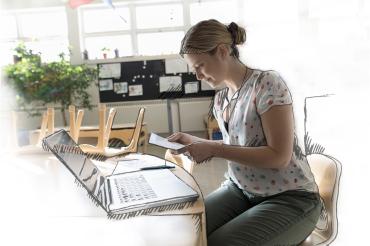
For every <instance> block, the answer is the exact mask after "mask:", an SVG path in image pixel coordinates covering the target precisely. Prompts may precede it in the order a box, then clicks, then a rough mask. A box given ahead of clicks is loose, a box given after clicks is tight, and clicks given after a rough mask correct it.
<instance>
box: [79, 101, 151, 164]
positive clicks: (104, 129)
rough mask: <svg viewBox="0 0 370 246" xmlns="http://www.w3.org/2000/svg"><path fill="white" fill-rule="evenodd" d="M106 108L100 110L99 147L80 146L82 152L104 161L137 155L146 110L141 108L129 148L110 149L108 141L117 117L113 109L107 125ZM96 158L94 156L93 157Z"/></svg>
mask: <svg viewBox="0 0 370 246" xmlns="http://www.w3.org/2000/svg"><path fill="white" fill-rule="evenodd" d="M105 112H106V108H105V106H102V107H101V108H100V109H99V136H98V145H97V146H92V145H87V144H81V145H79V146H80V148H81V149H82V151H84V152H85V153H90V154H97V156H96V157H97V159H100V160H104V159H106V158H110V157H115V156H122V155H127V154H129V153H136V152H137V150H138V144H139V138H140V132H141V127H142V124H143V120H144V113H145V108H140V110H139V114H138V117H137V120H136V124H135V129H134V132H133V134H132V138H131V141H130V143H129V145H128V146H125V147H121V148H109V147H108V141H109V135H110V132H111V128H112V125H113V119H114V117H115V115H116V109H113V108H112V109H111V110H110V112H109V116H108V120H107V123H106V124H105ZM92 157H94V156H92Z"/></svg>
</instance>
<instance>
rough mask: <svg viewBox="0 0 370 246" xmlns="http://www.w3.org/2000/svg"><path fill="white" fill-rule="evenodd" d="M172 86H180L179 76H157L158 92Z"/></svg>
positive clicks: (171, 88) (169, 88)
mask: <svg viewBox="0 0 370 246" xmlns="http://www.w3.org/2000/svg"><path fill="white" fill-rule="evenodd" d="M173 88H181V77H180V76H166V77H159V92H166V91H169V90H173ZM180 90H181V89H180Z"/></svg>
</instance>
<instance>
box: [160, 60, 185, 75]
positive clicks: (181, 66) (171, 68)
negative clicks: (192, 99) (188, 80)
mask: <svg viewBox="0 0 370 246" xmlns="http://www.w3.org/2000/svg"><path fill="white" fill-rule="evenodd" d="M165 67H166V73H173V74H176V73H187V72H188V65H187V64H186V62H185V61H184V60H183V59H180V58H174V59H166V60H165Z"/></svg>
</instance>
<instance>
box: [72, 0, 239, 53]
mask: <svg viewBox="0 0 370 246" xmlns="http://www.w3.org/2000/svg"><path fill="white" fill-rule="evenodd" d="M239 2H240V0H203V1H198V0H176V1H169V0H150V1H130V2H125V3H124V2H121V3H120V2H117V3H115V8H116V11H114V10H113V9H111V8H109V7H107V6H106V5H103V4H95V5H91V4H90V5H86V6H82V7H81V8H80V9H79V15H80V22H81V30H80V32H81V40H80V41H81V49H82V50H84V49H86V50H87V51H88V54H89V58H90V59H96V58H99V59H102V58H103V51H102V49H103V48H104V47H106V48H108V49H109V50H110V51H109V52H108V58H112V57H114V52H113V50H114V49H116V48H117V49H118V50H119V55H120V56H132V55H166V54H178V52H179V49H180V43H181V40H182V38H183V36H184V33H185V32H186V30H187V29H188V28H190V26H191V25H193V24H195V23H196V22H198V21H200V20H203V19H210V18H217V19H218V20H220V21H221V22H224V23H230V22H231V21H236V22H237V21H239V20H240V18H239V17H238V16H239V15H238V7H237V6H238V3H239ZM225 13H233V14H225ZM97 16H99V18H97ZM121 17H123V18H124V19H125V20H126V22H125V21H123V20H122V18H121Z"/></svg>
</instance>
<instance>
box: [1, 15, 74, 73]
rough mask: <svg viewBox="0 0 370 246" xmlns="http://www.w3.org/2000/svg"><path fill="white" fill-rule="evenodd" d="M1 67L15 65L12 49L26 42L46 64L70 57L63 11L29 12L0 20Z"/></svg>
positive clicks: (3, 17) (5, 16)
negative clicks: (13, 63) (39, 53)
mask: <svg viewBox="0 0 370 246" xmlns="http://www.w3.org/2000/svg"><path fill="white" fill-rule="evenodd" d="M0 30H1V31H0V32H1V35H0V53H1V54H2V59H1V62H0V65H1V66H3V65H6V64H9V63H12V62H13V49H14V48H15V47H16V45H17V43H18V42H19V41H23V42H25V45H26V47H27V48H28V49H31V50H32V51H33V52H34V53H38V52H41V59H42V61H43V62H49V61H55V60H58V59H59V54H60V53H62V52H64V53H65V54H68V38H67V35H68V34H67V32H68V31H67V19H66V14H65V10H64V8H45V9H30V10H22V11H9V12H6V13H5V14H4V15H3V16H2V17H1V19H0Z"/></svg>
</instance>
